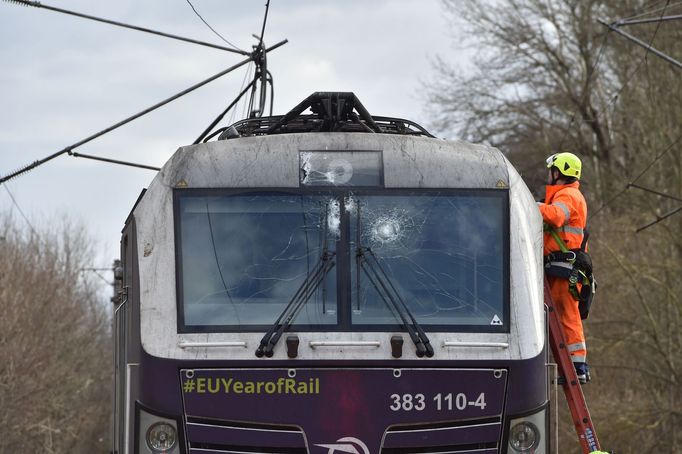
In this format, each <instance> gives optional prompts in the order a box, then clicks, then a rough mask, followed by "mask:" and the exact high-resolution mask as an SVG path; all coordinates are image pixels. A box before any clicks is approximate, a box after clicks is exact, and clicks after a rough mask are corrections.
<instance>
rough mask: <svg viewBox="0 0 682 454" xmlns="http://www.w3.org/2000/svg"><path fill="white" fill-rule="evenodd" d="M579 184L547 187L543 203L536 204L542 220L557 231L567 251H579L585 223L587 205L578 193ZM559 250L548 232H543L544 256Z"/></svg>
mask: <svg viewBox="0 0 682 454" xmlns="http://www.w3.org/2000/svg"><path fill="white" fill-rule="evenodd" d="M579 187H580V183H579V182H577V181H575V182H573V183H571V184H563V185H548V186H547V189H546V195H545V203H540V204H538V207H539V208H540V213H541V214H542V220H543V221H544V222H545V223H546V224H548V225H549V226H550V227H552V228H553V229H555V230H557V232H558V233H559V237H560V238H561V239H562V240H564V243H566V247H568V249H579V248H580V245H581V244H582V242H583V236H584V231H585V224H586V223H587V203H586V202H585V197H583V195H582V193H581V192H580V189H578V188H579ZM559 250H561V248H560V247H559V245H558V244H557V242H556V240H555V239H554V238H552V235H551V234H550V233H549V232H545V237H544V252H543V254H544V255H547V254H549V253H550V252H556V251H559Z"/></svg>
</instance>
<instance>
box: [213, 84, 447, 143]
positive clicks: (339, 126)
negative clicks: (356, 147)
mask: <svg viewBox="0 0 682 454" xmlns="http://www.w3.org/2000/svg"><path fill="white" fill-rule="evenodd" d="M308 109H310V112H311V113H309V114H304V112H305V111H306V110H308ZM307 132H365V133H382V134H400V135H411V136H423V137H434V136H433V135H432V134H430V133H429V132H428V131H427V130H426V129H424V128H423V127H422V126H420V125H418V124H417V123H415V122H413V121H410V120H405V119H402V118H393V117H380V116H372V115H370V114H369V112H368V111H367V109H365V107H364V106H363V105H362V103H361V102H360V100H359V99H358V98H357V96H355V94H354V93H351V92H315V93H313V94H312V95H310V96H308V97H307V98H306V99H304V100H303V101H302V102H301V103H300V104H299V105H297V106H296V107H294V108H293V109H291V110H290V111H289V112H288V113H287V114H285V115H275V116H269V117H258V118H248V119H245V120H241V121H238V122H237V123H234V124H233V125H231V126H228V127H225V128H222V129H219V130H218V131H216V132H215V133H214V134H212V135H211V136H209V137H208V138H207V140H209V139H211V138H212V137H215V136H216V135H218V134H220V135H219V137H218V140H225V139H232V138H237V137H249V136H263V135H273V134H290V133H307Z"/></svg>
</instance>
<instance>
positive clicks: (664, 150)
mask: <svg viewBox="0 0 682 454" xmlns="http://www.w3.org/2000/svg"><path fill="white" fill-rule="evenodd" d="M680 142H682V135H680V136H679V137H678V138H677V139H675V140H673V141H672V142H671V143H670V144H669V145H668V146H667V147H666V148H665V149H663V150H662V151H660V152H659V153H657V154H656V156H655V157H654V159H653V160H652V161H651V162H650V163H649V164H648V165H647V166H646V167H645V168H644V170H642V171H641V172H640V173H639V174H637V176H636V177H635V178H634V179H632V181H630V182H629V183H628V184H626V185H625V187H624V188H623V189H621V190H620V191H619V192H617V193H616V194H615V195H614V196H612V197H611V198H609V200H607V201H606V202H604V203H603V204H602V205H601V206H600V207H599V208H598V209H597V211H595V212H594V213H592V214H591V215H590V216H589V219H590V220H591V219H592V218H594V217H595V216H597V214H599V213H600V212H602V211H603V210H604V208H606V207H607V206H609V205H610V204H611V203H613V202H614V201H615V200H616V199H617V198H618V197H620V196H621V195H622V194H623V193H624V192H625V191H627V190H628V189H629V188H630V187H633V186H634V183H636V182H637V180H639V179H640V178H642V177H643V176H644V174H645V173H647V172H648V171H649V169H651V167H653V165H654V164H656V162H658V160H659V159H661V158H662V157H663V156H664V155H665V154H666V153H667V152H668V151H670V150H672V149H673V147H674V146H675V145H677V144H678V143H680Z"/></svg>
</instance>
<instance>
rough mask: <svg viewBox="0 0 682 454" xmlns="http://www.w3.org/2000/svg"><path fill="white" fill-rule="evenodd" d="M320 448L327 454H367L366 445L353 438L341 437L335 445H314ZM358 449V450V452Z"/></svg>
mask: <svg viewBox="0 0 682 454" xmlns="http://www.w3.org/2000/svg"><path fill="white" fill-rule="evenodd" d="M315 446H319V447H321V448H325V449H328V450H329V451H327V454H333V453H335V452H346V453H349V454H369V449H368V448H367V445H366V444H364V443H363V442H362V441H360V440H358V439H357V438H354V437H343V438H339V439H338V440H336V443H335V444H331V445H315ZM358 448H359V449H360V450H358Z"/></svg>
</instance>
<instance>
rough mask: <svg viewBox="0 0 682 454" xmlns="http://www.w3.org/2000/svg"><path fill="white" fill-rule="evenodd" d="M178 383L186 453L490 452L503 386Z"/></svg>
mask: <svg viewBox="0 0 682 454" xmlns="http://www.w3.org/2000/svg"><path fill="white" fill-rule="evenodd" d="M180 374H181V377H180V381H181V384H182V395H183V401H184V407H185V415H186V430H187V440H188V441H189V443H190V448H191V452H192V453H194V454H197V453H203V452H207V450H209V451H210V452H235V451H240V450H241V451H247V452H248V451H253V450H254V449H257V450H259V451H258V452H284V451H282V449H284V450H285V451H286V452H300V453H306V452H308V453H310V454H324V453H330V452H350V453H358V454H378V453H380V452H383V453H385V454H388V453H391V452H404V449H406V448H407V449H409V448H420V452H443V451H447V452H456V453H467V452H474V451H475V452H477V453H481V452H484V453H485V452H497V447H498V444H499V439H500V434H501V420H502V418H501V416H502V410H503V405H504V399H505V390H506V384H507V372H506V370H502V369H419V370H416V369H415V370H412V369H193V370H189V369H184V370H181V371H180ZM431 448H433V449H431ZM424 449H426V451H425V450H424Z"/></svg>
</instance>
